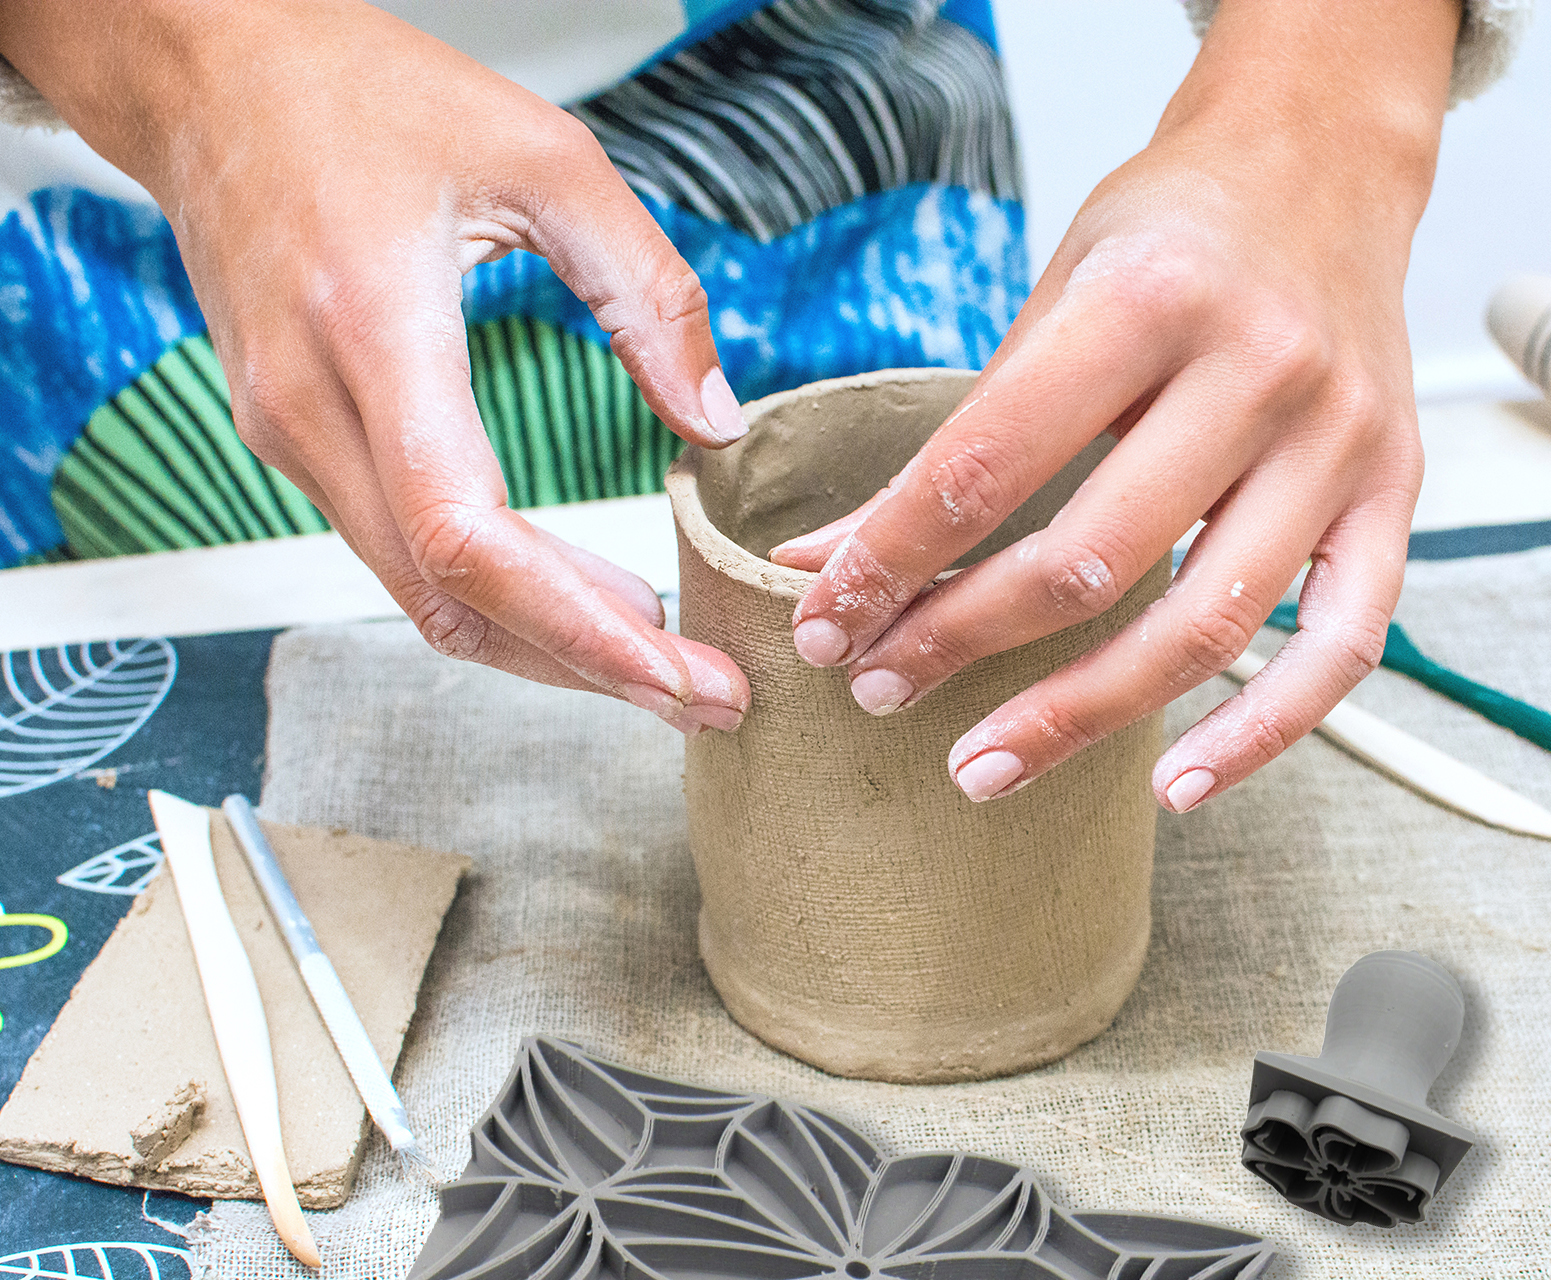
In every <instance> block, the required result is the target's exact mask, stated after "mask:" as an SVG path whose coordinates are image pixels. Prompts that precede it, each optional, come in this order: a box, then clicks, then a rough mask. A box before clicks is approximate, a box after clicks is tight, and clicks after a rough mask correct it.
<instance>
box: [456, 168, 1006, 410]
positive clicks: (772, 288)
mask: <svg viewBox="0 0 1551 1280" xmlns="http://www.w3.org/2000/svg"><path fill="white" fill-rule="evenodd" d="M652 213H653V216H655V217H656V218H657V220H658V221H659V222H660V223H661V224H662V227H663V230H665V231H666V232H667V233H668V237H669V239H671V240H672V241H673V243H674V244H675V245H676V246H677V247H678V250H679V252H680V253H682V254H683V255H684V257H685V258H686V259H687V260H688V262H689V264H690V266H692V267H693V268H694V269H695V271H696V272H697V273H698V274H699V276H700V279H701V281H702V282H703V283H704V285H705V287H706V292H707V293H708V294H709V295H710V301H711V327H712V330H713V331H714V332H715V334H716V345H717V350H718V351H719V352H720V353H721V357H722V365H723V367H724V368H725V369H726V371H727V377H728V380H729V381H730V382H731V383H732V386H733V389H734V390H735V391H736V392H737V393H738V395H739V397H740V398H742V399H744V400H751V399H753V398H755V397H757V396H762V395H765V394H767V393H769V392H771V391H778V390H781V389H783V388H785V387H792V386H796V385H798V384H799V383H803V382H808V381H811V380H813V379H815V378H828V377H833V376H837V375H840V374H846V373H856V372H859V371H862V370H866V369H887V368H898V367H903V366H911V365H952V366H956V367H961V368H973V369H978V368H980V367H981V366H982V365H984V364H985V362H986V361H987V360H989V359H990V358H991V353H992V352H993V351H994V350H996V346H997V344H998V343H999V342H1000V341H1001V339H1002V335H1003V334H1005V333H1006V332H1007V329H1008V327H1009V326H1010V325H1011V324H1012V322H1013V318H1014V317H1015V316H1016V315H1017V314H1018V308H1019V307H1020V306H1021V305H1022V304H1023V301H1024V299H1025V298H1026V297H1027V295H1028V289H1029V284H1028V279H1029V262H1028V251H1027V248H1026V247H1025V244H1024V239H1023V207H1022V206H1021V205H1020V204H1018V203H1016V202H1015V201H1009V200H995V199H993V198H992V197H990V196H987V195H979V194H976V193H973V192H970V191H966V190H964V189H963V188H960V187H938V186H927V185H925V184H919V185H915V186H909V187H902V188H899V189H898V190H894V191H886V192H883V193H881V194H879V195H872V196H865V197H863V198H862V199H860V200H854V201H852V202H851V203H850V204H846V205H843V206H841V207H840V208H838V209H834V210H832V211H830V212H829V213H825V214H821V215H820V216H819V217H817V218H815V219H814V220H813V221H812V222H809V223H805V224H804V225H803V226H801V227H799V228H798V229H797V230H796V231H794V232H792V233H791V234H790V235H787V236H783V237H782V238H780V239H779V240H775V241H772V242H771V243H769V244H760V243H759V242H758V241H756V240H753V239H751V238H750V237H748V236H744V235H740V234H739V233H737V232H735V231H733V230H731V229H729V228H728V227H726V226H723V225H721V224H720V223H714V222H708V221H706V220H705V219H704V218H699V217H697V216H695V215H694V214H691V213H686V212H684V211H683V210H682V209H679V208H677V207H675V206H668V205H655V206H652ZM464 310H465V312H466V313H467V315H468V317H469V319H470V320H488V319H492V318H494V317H496V316H501V315H507V314H512V313H521V314H523V315H531V316H536V317H538V318H539V319H543V320H548V321H550V322H552V323H555V324H560V325H564V326H565V327H567V328H569V329H572V330H574V331H575V332H577V333H581V334H585V335H587V336H590V337H593V338H596V339H598V340H600V341H601V340H602V339H603V333H602V331H601V330H600V329H599V328H598V326H597V325H596V324H595V323H594V322H593V319H592V316H591V315H590V314H589V313H588V311H587V308H586V307H584V306H583V305H582V304H581V303H580V302H578V301H577V300H576V298H575V297H574V296H573V295H572V294H571V293H570V291H569V290H567V289H566V287H565V286H564V285H563V284H561V283H560V281H559V280H558V279H557V278H556V277H555V275H554V273H553V272H552V271H550V269H549V267H548V266H547V265H546V264H545V263H544V262H543V261H541V260H540V259H538V258H534V257H532V256H531V255H527V254H513V255H511V256H510V257H507V258H503V259H501V260H500V261H499V262H493V263H488V264H486V265H484V266H481V267H476V268H475V269H474V270H473V272H471V273H470V274H469V276H468V277H467V279H466V281H465V285H464Z"/></svg>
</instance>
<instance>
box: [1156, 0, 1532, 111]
mask: <svg viewBox="0 0 1551 1280" xmlns="http://www.w3.org/2000/svg"><path fill="white" fill-rule="evenodd" d="M1184 5H1185V12H1186V13H1187V14H1188V15H1189V16H1190V25H1191V26H1192V27H1194V28H1195V32H1196V35H1198V36H1202V35H1205V34H1206V29H1207V28H1208V27H1209V26H1211V25H1212V15H1213V14H1215V13H1216V12H1217V0H1184ZM1533 6H1534V0H1465V14H1464V17H1463V18H1462V19H1461V20H1460V24H1459V39H1458V40H1457V41H1455V44H1454V77H1453V79H1452V80H1451V81H1450V83H1449V105H1450V106H1451V107H1452V106H1455V105H1456V104H1458V103H1461V102H1465V101H1467V100H1468V99H1470V98H1474V97H1475V96H1476V95H1478V94H1480V93H1482V92H1483V91H1484V90H1486V89H1488V88H1490V87H1491V85H1492V84H1493V83H1494V82H1495V81H1497V80H1498V79H1500V78H1501V77H1502V74H1503V73H1504V72H1505V71H1507V70H1508V64H1509V63H1511V62H1512V61H1513V55H1514V51H1515V50H1516V49H1517V48H1518V47H1519V41H1520V40H1521V39H1522V38H1523V36H1524V29H1525V28H1526V27H1527V26H1528V25H1529V15H1530V9H1531V8H1532V7H1533Z"/></svg>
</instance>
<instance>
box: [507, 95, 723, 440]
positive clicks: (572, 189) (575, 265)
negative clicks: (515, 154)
mask: <svg viewBox="0 0 1551 1280" xmlns="http://www.w3.org/2000/svg"><path fill="white" fill-rule="evenodd" d="M565 133H566V135H567V137H566V143H565V150H566V152H567V154H566V155H565V163H564V165H563V166H557V167H555V168H551V169H550V170H549V171H550V172H551V173H553V172H557V171H558V172H563V173H564V174H565V178H564V180H563V181H562V182H560V183H557V184H555V186H554V187H552V188H551V189H550V190H548V191H545V192H544V193H543V195H544V199H542V200H541V201H539V202H538V203H539V208H538V210H537V211H536V213H535V214H534V215H533V217H532V220H531V222H530V224H529V228H528V240H529V243H530V244H531V246H532V248H533V250H534V251H535V252H537V253H540V254H542V255H543V257H544V258H545V259H546V260H547V261H548V263H549V265H550V267H551V268H553V270H554V272H555V274H556V275H558V276H559V277H560V279H561V280H563V281H564V282H565V284H566V285H567V287H568V288H570V290H571V291H572V292H573V293H575V294H576V296H577V297H578V298H580V299H581V300H582V301H583V302H585V303H586V304H587V305H588V307H590V308H591V310H592V313H593V316H594V317H595V318H596V319H597V321H598V323H599V325H601V326H602V327H603V329H604V330H605V332H607V333H608V334H610V335H611V345H612V347H613V349H614V354H615V355H617V356H618V357H619V359H620V362H621V363H622V364H623V365H624V366H625V369H626V371H627V372H628V373H629V374H630V376H631V378H633V379H634V380H635V384H636V386H638V387H639V388H640V389H641V394H642V395H643V396H645V397H646V402H647V404H649V405H650V406H651V407H652V410H653V412H655V413H656V414H657V416H658V417H659V418H661V419H662V420H663V421H664V422H665V423H667V424H668V427H669V428H670V429H671V430H672V431H673V432H674V433H675V434H677V435H679V436H682V437H683V438H684V439H685V440H688V441H689V442H690V443H692V444H699V445H705V446H707V447H708V448H712V449H719V448H721V447H723V446H724V445H728V444H731V443H732V442H733V441H734V440H737V439H740V438H741V437H742V436H743V435H744V434H745V433H746V432H747V431H748V427H747V425H746V424H745V423H744V421H743V411H742V409H740V408H739V407H738V399H737V397H736V396H735V395H734V394H733V392H732V388H731V387H730V386H729V385H728V383H727V378H726V375H725V374H723V372H722V366H721V362H720V361H719V360H718V359H717V355H716V343H715V340H714V339H713V338H712V337H711V317H710V311H709V308H708V306H707V301H706V292H705V289H704V288H703V287H702V286H701V284H700V278H699V277H698V276H697V275H696V274H695V272H694V270H693V268H691V267H690V265H689V263H687V262H685V261H684V259H683V258H682V257H681V256H680V254H679V252H678V250H677V249H675V248H674V247H673V244H672V242H671V241H670V240H669V239H668V237H667V236H666V235H664V234H663V231H662V228H661V227H659V226H658V225H657V223H656V221H655V220H654V219H653V218H652V215H651V214H650V213H649V212H647V209H646V206H645V205H643V204H642V203H641V201H640V200H639V199H638V198H637V197H636V194H635V192H633V191H631V189H630V188H629V187H628V186H627V185H626V184H625V180H624V179H623V178H622V177H620V175H619V171H618V170H616V169H615V168H614V166H613V164H611V163H610V161H609V158H608V156H607V155H605V154H604V151H603V148H602V146H600V145H599V143H598V140H597V139H596V138H594V137H593V136H592V133H591V132H590V131H589V130H588V129H587V127H586V126H585V125H583V124H582V123H581V122H580V121H574V132H573V131H572V130H571V128H569V127H568V128H567V129H566V130H565Z"/></svg>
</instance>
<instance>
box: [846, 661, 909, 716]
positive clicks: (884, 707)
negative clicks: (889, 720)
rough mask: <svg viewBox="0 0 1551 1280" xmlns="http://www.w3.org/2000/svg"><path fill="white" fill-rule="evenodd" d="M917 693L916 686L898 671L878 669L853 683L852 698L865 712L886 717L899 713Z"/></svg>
mask: <svg viewBox="0 0 1551 1280" xmlns="http://www.w3.org/2000/svg"><path fill="white" fill-rule="evenodd" d="M914 692H915V686H914V685H913V684H911V683H910V681H908V680H906V679H905V677H904V676H902V675H900V674H899V672H897V671H890V670H888V669H887V668H885V667H877V668H874V669H873V670H872V671H863V672H862V673H861V674H860V675H858V676H857V677H856V679H854V680H853V681H851V696H852V697H853V698H855V699H856V703H857V705H858V706H859V707H861V709H862V710H863V711H868V712H871V713H872V714H873V715H875V716H886V715H888V714H889V712H891V711H898V710H899V709H900V708H901V707H902V706H904V705H905V700H906V699H907V698H909V697H910V695H911V694H913V693H914Z"/></svg>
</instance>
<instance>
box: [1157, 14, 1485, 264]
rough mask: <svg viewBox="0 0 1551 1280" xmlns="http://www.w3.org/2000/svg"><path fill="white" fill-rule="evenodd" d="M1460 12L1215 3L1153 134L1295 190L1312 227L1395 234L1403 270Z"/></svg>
mask: <svg viewBox="0 0 1551 1280" xmlns="http://www.w3.org/2000/svg"><path fill="white" fill-rule="evenodd" d="M1459 22H1460V3H1459V0H1408V2H1407V3H1405V4H1396V3H1394V2H1393V0H1339V2H1337V3H1330V2H1329V0H1223V2H1222V4H1221V6H1220V8H1219V9H1218V11H1217V16H1216V19H1215V21H1214V22H1213V24H1212V27H1211V29H1210V31H1209V32H1208V33H1207V35H1206V38H1205V39H1204V41H1203V43H1202V46H1201V52H1200V54H1199V55H1198V57H1197V58H1196V61H1195V64H1194V65H1193V66H1192V68H1191V70H1190V73H1189V74H1188V75H1187V76H1186V78H1185V80H1184V82H1183V84H1182V85H1181V86H1180V89H1179V91H1178V92H1177V93H1176V94H1175V96H1174V98H1173V100H1172V101H1171V102H1170V103H1169V106H1168V108H1167V110H1166V111H1165V112H1164V115H1163V118H1162V121H1161V122H1160V124H1159V126H1158V139H1157V140H1171V141H1177V140H1180V139H1191V140H1192V143H1193V145H1194V146H1196V147H1198V148H1208V147H1209V148H1211V149H1212V155H1211V156H1210V158H1209V159H1210V163H1209V165H1208V167H1209V168H1211V169H1213V170H1215V171H1217V172H1218V173H1219V175H1221V176H1238V177H1241V178H1242V179H1243V180H1244V182H1245V183H1247V184H1255V183H1260V184H1271V185H1277V186H1280V187H1281V188H1282V189H1283V190H1284V191H1286V192H1288V193H1296V199H1297V200H1298V201H1299V202H1300V204H1301V205H1302V206H1303V213H1302V215H1301V216H1306V217H1312V218H1314V219H1315V220H1316V221H1317V223H1318V224H1319V225H1318V226H1317V227H1312V228H1305V230H1313V231H1316V232H1317V233H1322V234H1329V235H1331V236H1333V237H1335V236H1338V235H1339V231H1340V229H1341V228H1354V229H1357V230H1358V232H1359V234H1360V235H1362V236H1364V237H1379V238H1381V239H1382V240H1384V241H1385V242H1386V243H1388V244H1393V245H1394V246H1395V247H1396V248H1398V249H1401V250H1402V254H1401V269H1402V270H1403V265H1404V248H1405V247H1406V246H1409V243H1410V238H1411V235H1412V233H1413V232H1414V230H1415V228H1416V224H1417V222H1418V220H1419V219H1420V218H1421V215H1422V211H1423V209H1424V208H1425V206H1426V203H1427V197H1428V194H1429V192H1430V190H1431V186H1432V179H1433V173H1434V169H1435V167H1436V163H1437V155H1438V144H1439V138H1440V135H1441V132H1442V127H1443V117H1444V114H1445V111H1446V110H1447V107H1448V96H1449V76H1450V67H1451V65H1452V59H1453V48H1454V39H1455V33H1456V32H1457V30H1458V28H1459ZM1202 160H1203V162H1206V161H1207V160H1208V157H1206V156H1202ZM1225 165H1228V166H1233V165H1237V166H1238V167H1239V168H1241V169H1245V170H1246V171H1245V172H1243V173H1241V174H1237V175H1230V174H1224V173H1223V167H1224V166H1225ZM1250 170H1252V171H1250ZM1374 247H1375V248H1379V247H1380V246H1379V245H1377V244H1375V245H1374Z"/></svg>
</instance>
